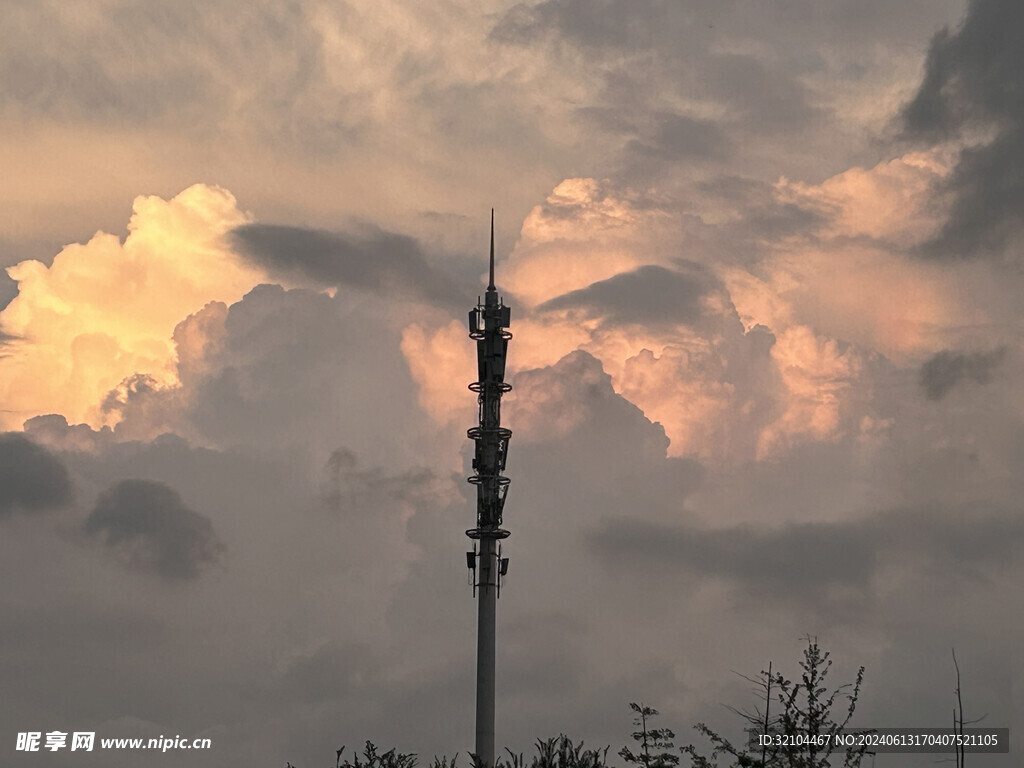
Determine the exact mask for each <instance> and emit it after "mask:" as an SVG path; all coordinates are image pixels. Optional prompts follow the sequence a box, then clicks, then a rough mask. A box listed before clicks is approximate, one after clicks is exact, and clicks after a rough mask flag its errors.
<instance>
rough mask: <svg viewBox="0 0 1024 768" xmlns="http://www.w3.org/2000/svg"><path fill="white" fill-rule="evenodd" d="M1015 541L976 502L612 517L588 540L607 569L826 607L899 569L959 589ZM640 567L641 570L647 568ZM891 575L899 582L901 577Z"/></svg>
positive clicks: (1013, 533) (1001, 562)
mask: <svg viewBox="0 0 1024 768" xmlns="http://www.w3.org/2000/svg"><path fill="white" fill-rule="evenodd" d="M1022 542H1024V521H1022V520H1021V519H1020V518H1019V517H1017V516H1014V515H1011V514H1007V513H1005V512H1004V511H1001V510H998V509H992V508H983V509H979V508H978V507H977V505H970V506H965V507H960V508H953V507H943V506H936V507H916V508H902V509H894V510H885V511H880V512H876V513H873V514H871V515H868V516H866V517H862V518H860V519H846V520H842V521H839V522H812V523H790V524H786V525H781V526H777V527H771V528H769V527H765V526H761V525H757V526H755V525H744V526H735V527H729V528H717V529H700V528H694V527H688V526H684V525H678V524H676V525H673V524H669V523H661V524H655V523H644V522H637V521H635V520H630V519H625V518H616V519H611V520H607V521H604V522H603V523H602V524H601V525H600V526H599V527H597V528H595V529H594V530H593V531H592V532H591V534H590V537H589V543H590V546H591V547H593V549H594V551H595V552H596V553H598V554H600V555H601V556H602V557H605V558H607V559H608V560H609V561H611V562H612V563H614V564H615V565H616V566H617V567H623V566H625V565H628V564H631V563H636V562H637V561H638V560H640V559H643V560H645V561H648V563H650V562H651V561H653V563H656V564H657V567H664V568H670V569H674V570H676V571H685V572H688V573H689V574H690V575H691V576H692V577H694V578H700V579H704V578H708V577H710V578H719V579H724V580H726V581H727V582H729V583H730V584H731V585H732V587H733V588H734V589H735V590H736V591H737V593H738V594H740V595H744V596H747V597H752V598H754V599H764V598H769V599H771V600H773V601H781V602H788V601H793V602H796V603H800V602H802V601H808V600H813V601H816V602H819V603H820V608H821V609H827V605H826V602H827V601H828V600H829V599H830V598H835V597H838V598H853V599H855V602H856V603H858V604H860V605H862V606H866V605H867V604H868V601H869V599H870V598H871V596H872V593H873V591H874V590H876V589H879V588H882V589H885V588H886V587H885V586H883V585H884V584H885V580H886V579H892V578H894V575H895V574H894V573H893V571H900V570H901V569H902V568H903V567H904V566H910V567H911V568H912V569H913V573H914V577H913V578H939V579H941V580H942V581H943V582H944V583H948V584H954V583H958V582H959V584H960V586H961V587H962V586H966V585H968V584H969V583H970V582H971V581H976V580H981V581H982V582H984V581H987V580H988V579H989V578H990V577H991V576H992V575H993V574H995V573H997V572H999V571H1000V570H1002V569H1005V568H1007V567H1010V566H1012V564H1013V562H1014V553H1015V552H1016V551H1018V549H1019V547H1020V545H1021V543H1022ZM648 567H650V566H648ZM898 578H901V579H902V578H907V574H906V572H903V573H901V574H900V575H899V577H898Z"/></svg>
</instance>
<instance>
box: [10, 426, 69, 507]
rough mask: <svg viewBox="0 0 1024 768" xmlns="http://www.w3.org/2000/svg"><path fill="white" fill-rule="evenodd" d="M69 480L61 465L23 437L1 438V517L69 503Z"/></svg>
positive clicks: (64, 468)
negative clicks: (20, 511)
mask: <svg viewBox="0 0 1024 768" xmlns="http://www.w3.org/2000/svg"><path fill="white" fill-rule="evenodd" d="M71 495H72V493H71V476H70V475H69V474H68V470H67V468H66V467H65V466H64V464H62V463H61V461H60V460H59V459H58V458H57V457H56V456H54V455H53V454H52V453H50V452H49V451H48V450H46V449H45V448H43V447H42V446H40V445H36V444H35V443H34V442H32V441H31V440H29V439H28V438H27V437H25V436H24V435H23V434H20V433H18V432H5V433H2V434H0V517H3V516H5V515H9V514H10V513H11V512H12V511H14V510H16V509H20V510H24V511H26V512H36V511H38V510H42V509H47V508H49V507H56V506H60V505H61V504H67V503H68V502H69V501H71Z"/></svg>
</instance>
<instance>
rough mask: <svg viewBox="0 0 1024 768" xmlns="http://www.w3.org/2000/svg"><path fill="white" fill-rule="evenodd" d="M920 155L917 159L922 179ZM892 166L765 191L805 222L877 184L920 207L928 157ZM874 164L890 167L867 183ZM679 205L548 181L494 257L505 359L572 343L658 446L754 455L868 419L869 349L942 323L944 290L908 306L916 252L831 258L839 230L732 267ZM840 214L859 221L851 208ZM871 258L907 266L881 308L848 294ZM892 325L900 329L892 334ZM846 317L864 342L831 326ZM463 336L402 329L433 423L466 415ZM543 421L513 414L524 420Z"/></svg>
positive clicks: (929, 289)
mask: <svg viewBox="0 0 1024 768" xmlns="http://www.w3.org/2000/svg"><path fill="white" fill-rule="evenodd" d="M918 166H924V167H925V170H924V171H922V174H924V176H923V177H921V176H919V175H917V174H916V169H917V168H918ZM894 167H895V169H896V170H893V168H892V167H890V166H888V165H883V166H880V167H879V168H877V169H874V170H872V171H865V172H864V174H863V177H864V178H863V179H861V180H860V181H858V182H856V183H852V182H850V183H848V182H847V181H842V180H841V181H837V182H836V183H835V185H834V188H833V187H831V186H828V184H826V185H823V187H811V186H808V185H802V186H794V185H789V184H787V183H785V182H783V183H780V184H779V185H777V187H776V190H775V195H776V204H777V205H786V206H792V207H796V208H797V209H799V210H808V211H813V212H814V213H813V216H812V221H814V222H815V223H816V226H817V227H827V226H831V225H833V224H834V222H836V221H841V220H842V219H841V214H842V213H843V211H844V210H846V208H848V207H850V206H855V205H863V206H865V210H871V209H873V207H874V206H876V205H877V206H883V207H884V205H885V204H886V203H885V200H888V197H887V195H889V194H890V193H891V194H894V195H896V196H900V195H903V196H904V197H907V198H913V199H914V200H915V201H917V202H919V203H921V204H922V205H923V202H921V199H923V197H925V196H926V195H927V192H928V190H929V189H930V186H929V183H928V182H927V181H926V180H925V181H922V178H925V179H928V178H930V177H931V176H933V175H935V174H936V173H937V171H935V167H937V166H934V164H932V165H929V164H928V162H927V161H926V159H920V158H917V159H911V160H908V161H906V162H905V163H902V162H901V163H896V164H895V166H894ZM907 169H910V170H907ZM904 172H906V173H905V174H904ZM875 173H877V174H880V175H881V176H882V177H884V178H885V179H889V177H894V179H895V180H891V181H884V183H883V182H879V183H877V184H876V183H874V182H873V181H871V179H873V178H874V177H873V175H872V174H875ZM904 176H906V177H907V178H909V179H910V181H907V180H906V178H904ZM865 179H867V180H865ZM904 182H906V183H905V184H904ZM901 184H902V185H903V186H901ZM903 187H907V188H906V189H904V188H903ZM823 188H824V189H825V191H822V189H823ZM862 189H866V190H867V192H866V193H865V194H867V195H868V196H870V195H872V194H876V192H877V190H879V189H881V190H883V192H881V193H878V194H879V195H881V197H882V198H883V201H881V202H880V201H878V200H871V201H867V202H864V201H861V200H860V198H858V197H857V194H858V193H859V190H862ZM919 198H920V199H919ZM823 201H828V202H827V204H826V202H823ZM851 201H856V203H855V202H851ZM858 216H859V217H860V218H858ZM691 219H692V217H688V216H686V215H682V214H680V213H679V212H678V211H674V210H672V209H671V207H670V206H669V205H668V202H667V201H656V200H652V199H648V198H645V197H643V196H640V195H638V194H636V193H634V192H631V191H630V190H628V189H617V188H615V187H614V186H613V185H611V184H610V183H609V182H605V183H599V182H596V181H594V180H592V179H570V180H567V181H565V182H563V183H562V184H560V185H559V186H558V187H556V188H555V190H554V191H553V192H552V194H551V195H550V196H549V197H548V199H547V201H546V202H545V203H544V204H543V205H540V206H537V207H536V208H535V209H534V210H533V212H532V213H531V214H530V216H529V217H528V218H527V220H526V221H525V222H524V225H523V235H522V237H521V239H520V240H519V242H518V243H517V244H516V247H515V250H514V251H513V253H512V255H511V256H510V258H509V259H508V261H507V263H506V264H502V265H500V266H499V269H498V283H499V285H500V287H501V288H506V287H508V288H509V290H510V292H511V294H512V295H511V298H510V302H511V303H513V304H515V303H516V302H517V301H523V300H525V306H522V305H519V306H513V310H514V311H513V323H512V325H513V331H514V332H515V334H516V336H517V338H516V339H515V340H514V341H513V346H512V350H511V355H510V371H511V373H512V375H513V376H514V375H515V372H516V371H524V370H528V369H530V368H538V367H544V366H549V365H552V364H554V363H555V362H556V361H558V360H560V359H562V358H563V357H564V356H565V355H567V354H569V353H571V352H572V351H573V350H584V351H586V352H587V353H588V354H589V355H591V356H593V357H594V358H596V359H597V360H599V361H600V363H601V366H602V368H603V370H604V371H605V372H606V373H607V374H608V375H610V377H611V381H612V385H613V387H614V390H615V392H617V393H618V394H620V395H622V396H624V397H626V398H627V399H628V400H629V401H630V402H632V403H634V404H635V405H637V406H638V407H640V408H641V409H642V411H643V413H644V414H645V415H646V416H647V417H648V418H649V419H651V420H654V421H657V422H658V423H660V424H661V425H662V426H663V427H664V429H665V431H666V434H667V436H668V437H669V439H670V441H671V444H670V448H669V452H670V454H671V455H672V456H684V455H693V456H700V457H705V458H710V457H716V458H727V459H730V460H738V461H746V460H753V459H757V458H765V457H767V456H769V455H773V454H776V453H778V452H780V451H785V450H789V449H790V448H791V447H792V446H794V445H796V444H799V443H801V442H804V441H815V440H834V439H838V438H839V437H841V436H842V435H844V434H849V433H857V432H858V430H859V429H860V427H859V425H860V423H861V422H862V421H863V419H865V418H867V419H869V421H870V423H874V421H875V417H874V415H873V412H872V410H871V407H870V399H871V393H872V389H871V388H872V382H871V375H872V367H871V366H870V365H867V364H865V361H871V360H873V359H874V358H873V357H872V355H873V354H875V353H874V352H873V350H875V349H877V348H879V347H882V348H883V349H884V350H885V351H889V350H891V349H892V348H893V347H894V346H896V345H898V344H904V345H909V344H911V343H914V342H916V343H920V342H919V340H918V339H917V338H916V336H914V334H917V335H918V336H922V335H924V331H922V330H921V328H922V327H928V328H929V329H931V327H932V326H939V325H941V322H940V318H939V317H938V315H940V314H941V313H942V312H943V311H945V310H944V306H943V302H942V298H944V297H943V296H942V295H940V288H945V287H947V286H946V285H945V284H942V283H937V284H936V285H925V286H924V287H919V288H918V292H919V293H920V294H922V299H921V300H920V301H919V302H918V307H915V306H911V307H910V308H909V309H908V308H907V302H906V301H905V298H906V296H905V291H906V286H907V285H908V284H912V283H913V281H914V280H915V279H916V278H917V277H918V274H917V273H915V272H914V270H915V268H916V269H918V270H928V269H930V268H929V267H928V266H927V265H917V266H916V267H915V265H914V264H908V263H907V262H906V260H902V259H900V258H899V257H897V256H894V255H891V254H889V253H888V252H887V251H884V250H883V249H881V248H879V247H875V248H873V249H867V250H868V252H869V254H871V255H870V256H869V257H861V258H860V260H859V261H854V262H852V263H850V262H843V261H841V260H840V259H839V257H837V255H836V253H835V252H834V251H835V250H836V249H838V248H839V247H840V246H829V248H825V247H822V246H821V245H820V244H821V242H822V241H823V236H821V235H816V236H808V235H807V234H804V235H802V236H800V237H798V236H796V235H795V234H793V235H789V236H787V237H784V238H782V239H781V240H780V241H779V242H777V243H774V244H773V251H772V252H771V254H772V255H771V256H770V258H769V259H768V260H767V261H766V262H762V264H760V265H758V268H755V267H750V268H745V267H741V266H738V265H737V261H736V260H731V261H724V262H723V261H720V260H718V259H717V258H716V255H717V253H718V252H717V250H716V249H715V248H714V247H713V246H711V245H710V244H709V241H708V239H707V229H708V227H707V225H704V224H700V223H698V224H694V222H693V221H692V220H691ZM848 219H849V220H850V221H862V220H863V221H866V218H864V215H863V214H856V215H854V214H851V215H850V216H849V217H848ZM842 226H844V227H847V230H848V229H849V227H851V226H853V225H852V224H843V225H842ZM891 229H892V230H893V231H892V232H889V231H884V232H883V230H878V232H876V234H877V235H878V237H879V238H881V237H882V236H883V235H885V236H886V237H888V236H890V235H893V236H894V232H895V230H896V229H898V227H897V225H896V224H895V223H893V224H891ZM857 234H860V235H863V234H864V233H857ZM824 239H829V240H831V241H836V242H843V243H849V242H852V241H854V240H855V233H853V232H852V231H846V230H842V231H837V232H836V233H834V234H831V235H827V236H824ZM815 246H817V249H816V250H812V249H813V248H814V247H815ZM844 247H849V248H851V249H853V250H854V251H855V252H856V253H862V252H863V251H864V250H865V248H864V247H862V246H859V245H854V246H844ZM683 254H685V256H684V255H683ZM880 263H884V264H885V265H886V266H887V267H888V269H889V271H888V273H886V274H885V275H884V277H885V278H891V277H892V276H893V275H897V274H900V270H902V271H903V274H904V279H903V281H902V283H901V284H900V285H898V286H897V287H894V288H888V298H889V299H891V302H890V305H891V308H890V315H891V316H890V317H889V318H886V317H882V318H879V317H877V316H874V315H872V314H871V313H870V312H869V311H865V309H864V307H863V304H864V301H863V299H862V297H861V296H860V293H861V291H864V290H870V289H872V288H873V287H874V284H875V283H878V284H880V285H885V281H884V279H883V280H880V279H879V277H878V274H877V273H878V269H877V267H878V265H879V264H880ZM751 269H755V271H758V272H760V273H761V274H763V275H764V277H763V278H762V277H758V276H757V275H755V274H754V273H753V272H752V271H751ZM549 273H550V274H549ZM847 283H849V284H847ZM901 291H902V292H903V293H901ZM876 293H877V291H876ZM897 297H899V301H897ZM878 301H879V304H880V305H881V304H882V303H883V301H884V299H882V300H878ZM920 307H925V308H927V310H928V311H930V312H932V313H933V314H932V315H926V316H925V317H923V318H920V319H917V325H914V324H913V323H912V322H911V321H909V320H907V319H906V315H907V314H913V312H914V311H919V312H921V313H922V314H924V312H925V310H924V309H920ZM830 308H835V309H834V310H833V311H830ZM869 309H870V307H869ZM836 315H838V316H839V319H836V317H835V316H836ZM886 320H888V325H883V323H884V322H885V321H886ZM947 322H948V321H947ZM862 326H863V327H862ZM905 326H907V327H905ZM819 328H820V329H822V330H821V331H818V330H815V329H819ZM893 329H895V330H896V331H899V333H901V334H902V335H903V337H906V338H903V337H899V338H897V339H896V340H895V341H893V340H888V339H887V335H888V334H891V333H892V332H893ZM844 331H850V332H854V333H853V338H854V340H855V341H857V342H860V343H859V344H855V345H851V344H849V343H847V342H840V341H838V339H842V338H845V337H846V334H844V333H843V332H844ZM910 337H913V338H910ZM471 346H472V345H471V344H469V343H467V341H466V339H465V336H464V333H463V331H462V329H461V327H460V326H459V325H458V324H457V323H452V324H450V325H449V326H448V327H446V328H443V329H439V330H435V331H431V330H428V329H426V328H424V327H421V326H415V327H412V328H409V329H407V331H406V336H405V343H404V345H403V351H404V353H405V355H406V358H407V360H408V361H409V365H410V368H411V370H412V371H413V374H414V378H415V379H416V380H417V382H418V383H419V385H420V390H421V400H422V401H423V402H424V403H425V404H427V407H428V411H429V412H430V413H431V414H432V415H433V416H434V418H435V419H436V420H438V421H442V422H443V421H447V420H450V419H452V418H453V417H454V415H455V414H456V413H460V414H466V415H467V416H468V414H469V410H468V407H467V406H466V405H462V406H461V407H460V403H462V402H464V401H463V400H462V399H456V398H455V397H454V396H453V395H452V394H451V393H453V392H456V391H458V390H459V389H460V386H459V385H460V384H461V383H462V381H463V379H465V376H466V374H465V373H464V372H463V371H468V370H472V365H471ZM432 359H436V360H440V361H441V364H440V365H434V364H433V363H432V362H431V361H432ZM571 412H572V409H571V407H570V408H569V409H568V410H567V411H566V412H565V413H563V414H561V415H560V416H559V418H558V419H556V420H555V422H553V423H559V421H561V420H564V419H566V418H570V417H571ZM462 418H465V416H462ZM865 423H867V422H865ZM549 426H550V425H545V424H543V423H541V422H537V423H536V424H535V423H533V422H531V421H530V420H527V422H526V424H524V425H522V426H521V427H520V429H525V430H526V432H527V433H529V432H530V431H531V430H533V429H534V428H537V429H544V428H546V427H549Z"/></svg>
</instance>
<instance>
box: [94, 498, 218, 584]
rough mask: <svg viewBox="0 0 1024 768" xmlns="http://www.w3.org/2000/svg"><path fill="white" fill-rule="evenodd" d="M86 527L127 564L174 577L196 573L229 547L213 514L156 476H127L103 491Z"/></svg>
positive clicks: (182, 577)
mask: <svg viewBox="0 0 1024 768" xmlns="http://www.w3.org/2000/svg"><path fill="white" fill-rule="evenodd" d="M85 532H86V533H87V534H88V535H90V536H96V537H98V538H100V539H102V541H103V543H104V544H105V545H106V546H107V547H108V548H109V549H110V550H112V551H113V552H115V553H116V555H117V556H118V557H119V559H121V560H122V561H123V562H125V563H126V564H127V565H129V566H131V567H134V568H139V569H141V570H145V571H151V572H153V573H156V574H157V575H159V576H161V577H162V578H165V579H170V580H174V579H191V578H195V577H196V576H198V575H199V571H200V570H201V569H202V568H203V567H204V566H206V565H208V564H210V563H214V562H216V561H217V560H218V559H219V557H220V555H221V553H222V552H223V550H224V545H223V543H222V542H221V541H220V539H219V538H218V537H217V535H216V533H214V530H213V525H212V524H211V522H210V520H209V519H208V518H207V517H205V516H204V515H201V514H199V513H198V512H195V511H194V510H191V509H189V508H188V507H187V506H185V504H184V502H183V501H182V500H181V496H180V495H178V492H177V491H175V490H174V489H173V488H171V487H170V486H169V485H167V484H165V483H159V482H155V481H152V480H122V481H121V482H119V483H117V484H115V485H114V486H113V487H111V488H108V489H107V490H106V491H104V492H103V493H101V494H100V496H99V498H98V499H97V500H96V506H95V507H94V508H93V510H92V512H91V513H90V515H89V517H88V518H87V519H86V521H85Z"/></svg>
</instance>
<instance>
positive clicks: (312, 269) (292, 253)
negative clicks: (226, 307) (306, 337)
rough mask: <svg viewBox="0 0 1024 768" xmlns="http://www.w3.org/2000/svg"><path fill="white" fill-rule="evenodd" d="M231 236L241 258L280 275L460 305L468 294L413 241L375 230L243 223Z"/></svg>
mask: <svg viewBox="0 0 1024 768" xmlns="http://www.w3.org/2000/svg"><path fill="white" fill-rule="evenodd" d="M232 240H233V241H234V243H235V247H236V248H237V249H238V250H239V251H241V252H242V253H243V254H244V255H245V256H247V257H248V258H250V259H251V260H252V261H254V262H255V263H257V264H259V265H261V266H263V267H265V268H267V269H268V270H270V272H271V273H272V274H274V275H278V276H281V277H291V278H299V279H305V280H311V281H313V282H314V283H316V284H318V285H321V286H338V285H350V286H354V287H356V288H363V289H366V290H372V291H379V292H383V291H397V292H399V293H401V292H404V293H406V294H408V295H411V296H414V297H416V298H419V299H422V300H424V301H428V302H431V303H435V304H439V305H441V306H444V307H455V306H458V307H461V306H462V305H463V304H465V303H466V300H467V297H468V296H472V295H473V289H472V288H470V287H468V286H462V285H459V284H458V283H457V281H456V280H455V279H454V278H452V277H451V276H449V275H446V274H444V273H442V272H439V271H437V270H435V269H434V268H433V267H432V266H430V264H429V263H428V262H427V260H426V258H425V256H424V254H423V251H422V249H421V248H420V246H419V244H418V243H417V242H416V241H415V240H413V239H412V238H410V237H405V236H404V235H398V234H394V233H392V232H385V231H383V230H380V229H376V228H368V229H367V230H366V231H365V232H363V233H361V234H345V233H340V232H326V231H324V230H318V229H305V228H302V227H287V226H281V225H276V224H245V225H242V226H241V227H238V228H236V229H235V230H233V232H232Z"/></svg>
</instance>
